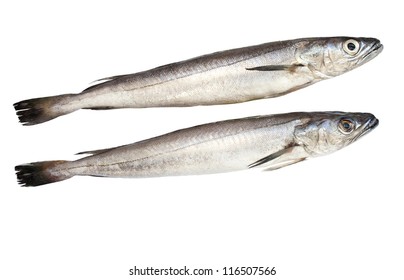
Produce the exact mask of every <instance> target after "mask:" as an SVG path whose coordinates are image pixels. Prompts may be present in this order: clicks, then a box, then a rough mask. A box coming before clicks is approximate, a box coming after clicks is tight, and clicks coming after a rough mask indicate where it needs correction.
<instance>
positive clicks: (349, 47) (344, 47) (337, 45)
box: [297, 37, 383, 79]
mask: <svg viewBox="0 0 404 280" xmlns="http://www.w3.org/2000/svg"><path fill="white" fill-rule="evenodd" d="M382 50H383V45H382V44H381V43H380V41H379V40H378V39H375V38H364V37H359V38H352V37H330V38H318V39H315V38H313V39H311V40H308V41H307V42H306V44H305V46H304V47H303V48H302V49H301V50H300V51H298V52H297V56H298V57H297V59H298V61H299V62H300V63H301V64H303V65H306V66H307V67H308V68H309V69H310V70H311V71H312V72H313V74H314V75H315V76H316V77H317V78H322V79H325V78H331V77H335V76H338V75H341V74H343V73H346V72H348V71H351V70H353V69H355V68H357V67H359V66H361V65H363V64H365V63H366V62H368V61H370V60H372V59H373V58H375V57H376V56H377V55H378V54H379V53H381V52H382Z"/></svg>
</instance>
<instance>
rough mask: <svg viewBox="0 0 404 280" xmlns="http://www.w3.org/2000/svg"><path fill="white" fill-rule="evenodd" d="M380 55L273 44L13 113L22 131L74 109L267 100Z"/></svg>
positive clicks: (351, 45)
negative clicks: (28, 126) (22, 125)
mask: <svg viewBox="0 0 404 280" xmlns="http://www.w3.org/2000/svg"><path fill="white" fill-rule="evenodd" d="M351 49H352V50H351ZM382 49H383V46H382V44H381V43H380V41H379V40H377V39H374V38H348V37H326V38H304V39H295V40H289V41H279V42H271V43H265V44H261V45H256V46H250V47H244V48H238V49H233V50H227V51H222V52H216V53H212V54H209V55H204V56H200V57H196V58H193V59H189V60H185V61H181V62H177V63H172V64H168V65H164V66H160V67H157V68H154V69H151V70H148V71H143V72H139V73H135V74H128V75H120V76H114V77H109V78H105V79H101V80H99V81H100V82H101V83H99V84H96V85H94V86H91V87H89V88H87V89H85V90H84V91H83V92H81V93H79V94H64V95H57V96H50V97H43V98H36V99H30V100H24V101H20V102H18V103H16V104H14V107H15V109H16V110H17V115H18V117H19V119H20V121H21V122H22V123H23V124H24V125H34V124H38V123H42V122H46V121H48V120H51V119H53V118H56V117H59V116H61V115H65V114H68V113H71V112H74V111H76V110H79V109H117V108H147V107H183V106H197V105H218V104H230V103H239V102H245V101H250V100H255V99H261V98H272V97H277V96H281V95H284V94H287V93H289V92H292V91H295V90H298V89H300V88H303V87H307V86H309V85H311V84H313V83H316V82H318V81H321V80H324V79H328V78H331V77H334V76H338V75H340V74H343V73H345V72H348V71H350V70H352V69H354V68H356V67H358V66H360V65H362V64H364V63H366V62H368V61H370V60H371V59H372V58H374V57H375V56H377V55H378V54H379V53H380V52H381V51H382Z"/></svg>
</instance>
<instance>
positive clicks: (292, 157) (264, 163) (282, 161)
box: [248, 146, 307, 170]
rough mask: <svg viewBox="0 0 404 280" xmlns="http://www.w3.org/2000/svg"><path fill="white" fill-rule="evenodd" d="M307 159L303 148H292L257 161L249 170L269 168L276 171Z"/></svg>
mask: <svg viewBox="0 0 404 280" xmlns="http://www.w3.org/2000/svg"><path fill="white" fill-rule="evenodd" d="M306 157H307V155H306V152H305V150H304V148H303V147H301V146H291V147H287V148H285V149H283V150H280V151H278V152H275V153H273V154H270V155H269V156H266V157H264V158H262V159H259V160H257V161H256V162H254V163H252V164H250V165H249V166H248V168H253V167H258V166H260V167H267V169H266V170H275V169H279V168H282V167H285V166H288V165H291V164H294V163H298V162H300V161H303V160H305V159H306Z"/></svg>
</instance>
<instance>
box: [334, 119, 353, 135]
mask: <svg viewBox="0 0 404 280" xmlns="http://www.w3.org/2000/svg"><path fill="white" fill-rule="evenodd" d="M354 128H355V125H354V123H353V121H351V120H349V119H342V120H340V121H339V124H338V129H339V131H341V132H342V133H344V134H349V133H351V132H352V131H353V130H354Z"/></svg>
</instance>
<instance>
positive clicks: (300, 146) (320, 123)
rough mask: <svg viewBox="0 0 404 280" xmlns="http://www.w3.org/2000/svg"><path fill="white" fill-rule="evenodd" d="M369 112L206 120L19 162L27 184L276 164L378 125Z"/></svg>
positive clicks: (329, 148)
mask: <svg viewBox="0 0 404 280" xmlns="http://www.w3.org/2000/svg"><path fill="white" fill-rule="evenodd" d="M378 123H379V121H378V120H377V119H376V118H375V117H374V116H373V115H372V114H369V113H343V112H313V113H306V112H301V113H288V114H279V115H268V116H257V117H249V118H243V119H235V120H227V121H221V122H215V123H209V124H204V125H200V126H195V127H191V128H186V129H182V130H178V131H174V132H171V133H168V134H165V135H161V136H158V137H155V138H150V139H148V140H144V141H140V142H136V143H133V144H129V145H125V146H120V147H115V148H111V149H104V150H95V151H88V152H82V153H79V154H91V155H90V156H87V157H84V158H81V159H78V160H76V161H45V162H34V163H29V164H23V165H19V166H16V167H15V170H16V171H17V178H18V181H19V183H20V184H22V185H23V186H38V185H43V184H48V183H53V182H57V181H61V180H65V179H68V178H71V177H73V176H76V175H90V176H102V177H159V176H175V175H196V174H209V173H219V172H230V171H237V170H242V169H248V168H255V167H263V168H266V169H270V170H273V169H278V168H281V167H284V166H287V165H290V164H293V163H297V162H300V161H303V160H305V159H307V158H309V157H317V156H321V155H326V154H329V153H331V152H334V151H337V150H339V149H341V148H343V147H345V146H347V145H348V144H350V143H352V142H354V141H355V140H357V139H358V138H359V137H361V136H363V135H365V134H366V133H368V132H369V131H371V130H372V129H374V128H375V127H376V126H377V125H378Z"/></svg>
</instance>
